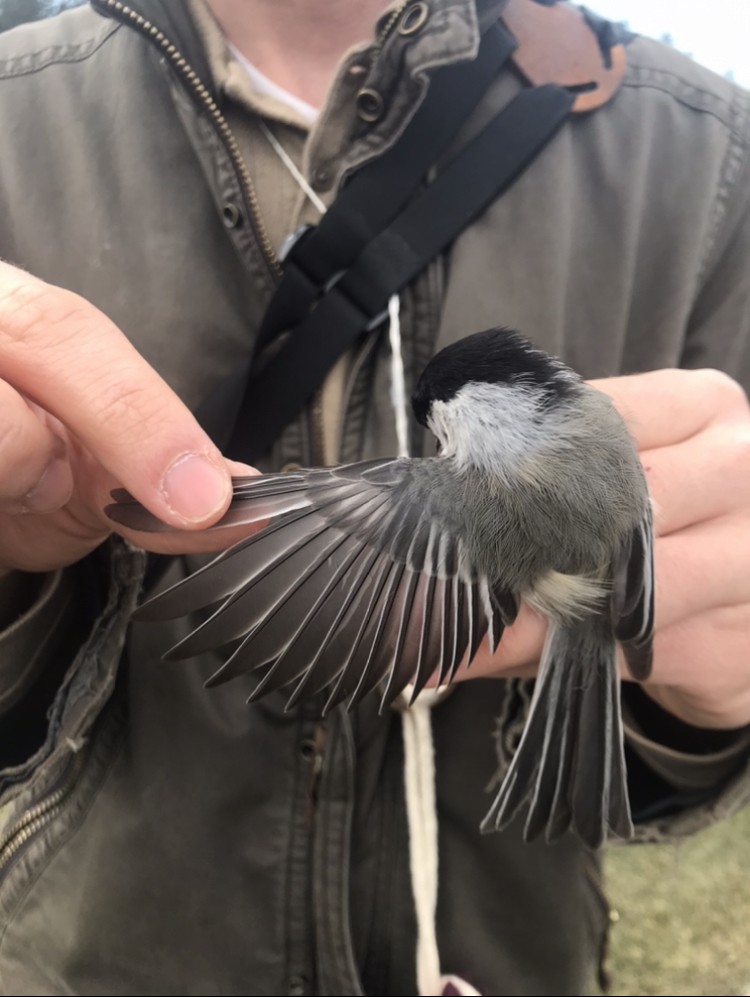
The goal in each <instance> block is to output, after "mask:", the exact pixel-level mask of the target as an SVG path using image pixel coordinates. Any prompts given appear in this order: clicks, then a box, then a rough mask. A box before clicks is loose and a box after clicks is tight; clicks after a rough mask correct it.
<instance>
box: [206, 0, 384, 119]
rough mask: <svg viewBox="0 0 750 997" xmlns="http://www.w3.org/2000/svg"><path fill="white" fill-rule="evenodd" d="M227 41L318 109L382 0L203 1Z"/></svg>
mask: <svg viewBox="0 0 750 997" xmlns="http://www.w3.org/2000/svg"><path fill="white" fill-rule="evenodd" d="M206 2H207V4H208V6H209V7H210V9H211V11H212V13H213V15H214V17H215V18H216V20H217V21H218V22H219V25H220V26H221V28H222V30H223V31H224V34H225V35H226V37H227V39H228V41H229V42H231V44H232V45H234V47H235V48H236V49H238V50H239V51H240V52H241V53H242V54H243V55H244V56H245V57H246V58H247V59H249V60H250V62H252V63H253V65H255V66H256V67H257V68H258V69H259V70H260V71H261V72H262V73H263V74H264V75H266V76H267V77H268V78H269V79H271V80H273V82H274V83H277V84H278V85H279V86H281V87H284V89H285V90H288V91H289V92H290V93H292V94H294V96H295V97H299V98H301V99H302V100H304V101H306V102H307V103H308V104H312V106H313V107H322V105H323V103H324V101H325V97H326V94H327V93H328V89H329V87H330V85H331V83H332V81H333V76H334V73H335V71H336V67H337V66H338V64H339V62H340V61H341V57H342V56H343V55H344V53H345V52H346V51H347V50H348V49H349V48H351V47H352V45H356V44H358V43H360V42H365V41H367V40H368V39H370V38H371V37H372V32H373V27H374V25H375V22H376V20H377V18H378V17H379V15H380V14H381V13H382V11H383V10H384V9H385V7H386V6H387V0H206Z"/></svg>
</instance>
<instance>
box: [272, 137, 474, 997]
mask: <svg viewBox="0 0 750 997" xmlns="http://www.w3.org/2000/svg"><path fill="white" fill-rule="evenodd" d="M260 127H261V129H262V131H263V134H264V135H265V136H266V138H267V139H268V141H269V142H270V144H271V146H272V148H273V149H274V151H275V152H276V153H277V155H278V156H279V158H280V159H281V161H282V163H283V164H284V165H285V166H286V168H287V169H288V170H289V172H290V174H291V175H292V177H293V178H294V179H295V180H296V182H297V184H298V185H299V186H300V187H301V189H302V190H303V191H304V192H305V194H306V195H307V197H308V198H309V199H310V201H311V202H312V204H314V205H315V207H316V208H317V209H318V211H319V212H320V213H321V215H324V214H325V212H326V206H325V204H324V203H323V201H322V200H321V199H320V198H319V197H318V195H317V194H316V193H315V191H314V190H313V189H312V187H311V186H310V185H309V183H308V182H307V180H306V179H305V177H304V176H303V174H302V173H301V172H300V171H299V170H298V169H297V166H296V164H295V163H294V161H293V160H292V159H291V158H290V156H289V154H288V153H287V152H286V150H285V149H284V147H283V146H282V145H281V143H280V142H279V141H278V139H277V138H276V136H275V135H274V134H273V133H272V132H271V131H270V129H269V128H268V126H267V125H266V123H265V122H264V121H261V122H260ZM400 311H401V305H400V301H399V297H398V295H397V294H394V295H392V296H391V298H390V299H389V301H388V339H389V342H390V346H391V405H392V406H393V413H394V417H395V421H396V439H397V441H398V451H399V456H401V457H408V456H409V430H408V426H409V420H408V409H407V396H406V376H405V372H404V356H403V350H402V345H401V319H400ZM410 691H411V690H407V693H406V694H407V696H409V695H410ZM439 695H440V693H439V692H433V691H431V690H429V689H423V690H422V692H421V693H420V695H419V697H418V699H417V700H416V701H415V702H414V703H413V704H412V705H411V706H410V707H406V708H404V710H403V711H402V723H403V732H404V781H405V796H406V814H407V822H408V826H409V866H410V870H411V881H412V893H413V896H414V907H415V911H416V917H417V953H416V964H417V986H418V989H419V994H420V997H442V995H443V994H445V993H456V994H459V995H465V997H481V995H480V994H479V991H478V990H475V989H474V987H472V986H471V985H470V984H468V983H467V982H466V981H465V980H462V979H461V978H460V977H458V976H452V975H446V976H443V975H441V973H440V955H439V953H438V946H437V932H436V927H435V916H436V914H437V892H438V826H437V809H436V804H435V751H434V744H433V738H432V721H431V717H430V711H431V709H432V705H433V703H434V702H435V701H436V699H437V698H439ZM405 702H408V698H407V699H406V700H405Z"/></svg>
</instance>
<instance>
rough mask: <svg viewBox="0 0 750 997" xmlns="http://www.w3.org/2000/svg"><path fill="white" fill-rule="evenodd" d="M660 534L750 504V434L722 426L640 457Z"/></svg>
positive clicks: (736, 424)
mask: <svg viewBox="0 0 750 997" xmlns="http://www.w3.org/2000/svg"><path fill="white" fill-rule="evenodd" d="M641 460H642V461H643V467H644V471H645V473H646V478H647V480H648V487H649V491H650V493H651V497H652V499H653V502H654V509H655V515H654V525H655V528H656V532H657V534H658V535H662V536H663V535H666V534H669V533H675V532H678V531H680V530H683V529H685V528H686V527H688V526H692V525H694V524H697V523H701V522H704V521H706V520H709V519H718V518H721V517H722V516H724V515H726V514H728V513H730V512H731V511H733V510H735V509H744V508H747V506H748V504H749V503H750V430H748V427H747V426H746V425H745V424H744V423H739V422H734V423H728V424H727V423H722V424H721V425H719V426H715V427H711V428H709V429H707V430H705V431H703V432H701V433H699V434H698V435H697V436H693V437H691V438H690V439H688V440H686V441H684V442H682V443H678V444H677V445H676V446H668V447H659V448H658V449H656V450H647V451H645V452H642V453H641Z"/></svg>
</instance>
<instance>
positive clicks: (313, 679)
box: [107, 458, 517, 709]
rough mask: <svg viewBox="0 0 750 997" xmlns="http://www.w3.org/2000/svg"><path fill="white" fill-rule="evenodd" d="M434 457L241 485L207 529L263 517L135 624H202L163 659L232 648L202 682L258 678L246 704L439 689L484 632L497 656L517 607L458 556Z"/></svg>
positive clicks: (125, 508)
mask: <svg viewBox="0 0 750 997" xmlns="http://www.w3.org/2000/svg"><path fill="white" fill-rule="evenodd" d="M440 463H441V461H440V459H439V458H433V459H429V458H428V459H423V460H408V459H405V458H399V459H394V460H376V461H367V462H362V463H358V464H350V465H345V466H341V467H336V468H324V469H310V470H302V471H300V472H298V473H293V474H281V475H270V476H264V477H247V478H237V479H235V480H234V496H233V499H232V503H231V505H230V508H229V510H228V512H227V515H226V516H225V517H224V519H223V520H222V521H221V522H220V523H218V524H217V527H221V526H225V525H230V524H231V525H237V524H242V523H248V524H250V523H257V522H260V521H263V520H269V522H268V524H267V525H266V526H265V527H264V528H263V529H262V530H261V531H260V532H258V533H256V534H255V535H253V536H251V537H248V538H247V539H246V540H243V541H241V542H240V543H238V544H235V545H234V546H233V547H231V548H230V549H229V550H227V551H225V552H224V553H223V554H220V555H219V556H218V557H217V558H215V559H214V560H213V561H211V562H210V563H209V564H207V565H206V566H205V567H203V568H201V569H200V570H198V571H197V572H195V573H194V574H193V575H191V576H190V577H189V578H187V579H185V580H183V581H181V582H178V583H177V584H176V585H175V586H173V587H172V588H170V589H168V590H166V591H164V592H162V593H160V594H159V595H157V596H155V597H154V598H153V599H151V600H149V601H148V602H146V603H145V604H143V605H142V606H141V607H140V608H139V609H138V610H137V613H136V618H138V619H140V620H148V621H155V620H161V619H171V618H174V617H176V616H183V615H186V614H187V613H191V612H194V611H196V610H201V609H206V608H209V607H211V612H210V615H209V616H208V618H207V619H205V620H204V621H203V622H202V623H201V624H200V625H199V626H197V627H196V629H195V630H194V631H193V632H192V633H191V634H190V635H189V636H188V637H187V638H185V639H184V640H183V641H181V642H180V643H179V644H177V645H176V646H175V647H173V648H172V649H171V650H170V651H169V652H168V653H167V657H168V658H187V657H191V656H193V655H196V654H200V653H201V652H203V651H206V650H209V649H213V648H218V647H223V646H225V645H228V644H229V645H236V646H234V647H233V648H232V650H231V654H230V656H229V657H228V659H227V660H226V662H225V663H224V664H223V665H222V667H221V668H220V669H219V671H218V672H216V674H215V675H214V676H212V678H211V679H209V683H208V684H209V685H214V684H218V683H220V682H225V681H227V680H228V679H231V678H234V677H235V676H238V675H241V674H244V673H246V672H250V671H254V670H258V672H259V676H260V677H259V681H258V683H257V685H256V687H255V689H254V690H253V692H252V694H251V696H250V699H251V700H254V699H257V698H258V697H260V696H261V695H263V694H265V693H267V692H270V691H272V690H275V689H278V688H282V687H285V688H288V689H289V691H290V696H289V705H290V706H291V705H293V704H294V703H295V702H296V701H297V700H298V699H300V698H302V697H308V696H313V695H316V694H318V693H320V692H322V691H323V690H326V692H327V693H328V699H327V702H326V709H328V708H330V707H331V706H332V705H334V704H335V703H338V702H341V701H345V702H347V703H348V705H349V706H351V705H353V704H354V703H355V702H357V701H358V700H359V699H360V698H361V697H362V696H364V695H365V694H366V693H368V692H370V691H371V690H373V689H375V688H376V687H378V686H381V683H382V684H383V685H382V686H381V688H383V689H384V691H383V692H382V700H383V704H385V703H387V702H390V701H392V700H393V699H395V698H396V696H397V695H398V694H399V693H400V692H401V691H402V690H403V689H404V688H405V687H406V686H407V685H409V684H410V683H411V684H412V685H413V693H412V696H416V694H417V693H418V692H419V691H420V690H421V689H422V688H423V686H424V685H425V683H426V682H427V680H428V679H429V678H430V676H431V675H433V674H434V673H435V672H437V674H438V676H439V680H440V682H441V683H444V682H449V681H451V679H452V678H453V676H454V674H455V672H456V669H457V668H458V666H459V664H460V663H461V661H462V660H463V659H464V658H465V657H466V658H467V660H468V661H469V662H470V661H471V659H472V658H473V657H474V656H475V654H476V652H477V650H478V648H479V645H480V642H481V640H482V638H483V637H484V636H485V634H488V635H489V641H490V644H491V646H492V648H493V650H494V648H495V647H496V646H497V643H498V641H499V639H500V637H501V635H502V632H503V629H504V626H505V625H506V624H508V623H510V622H512V618H513V617H514V616H515V612H516V605H517V603H516V600H515V598H514V597H513V595H512V594H511V593H507V592H495V591H493V590H492V587H491V585H490V584H489V581H488V579H487V578H486V577H483V576H482V575H481V574H480V573H479V572H478V570H477V569H476V567H475V565H473V564H472V563H471V562H470V560H469V556H468V554H467V548H466V545H465V544H464V542H463V540H462V539H461V537H460V535H458V531H457V530H456V528H455V527H454V528H453V529H451V525H450V524H451V522H452V521H454V520H455V513H451V510H449V509H445V508H441V505H440V494H441V493H440V490H439V489H436V488H435V484H436V480H437V478H436V476H437V475H440V473H441V469H440V467H439V464H440ZM113 497H114V498H115V499H116V500H117V501H116V503H115V504H114V505H112V506H109V507H108V509H107V512H108V514H109V515H110V517H111V518H112V519H114V520H116V521H117V522H119V523H122V524H123V525H126V526H128V527H130V528H132V529H138V530H144V529H156V530H158V529H167V528H168V527H165V526H164V524H162V523H160V521H159V520H157V519H156V518H155V517H153V516H151V515H150V513H148V512H147V511H146V510H144V509H143V508H142V507H141V506H140V505H139V504H138V503H136V502H135V500H133V499H132V498H131V497H130V496H129V495H128V494H127V493H125V492H122V491H119V492H116V493H114V495H113Z"/></svg>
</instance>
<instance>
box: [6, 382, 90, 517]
mask: <svg viewBox="0 0 750 997" xmlns="http://www.w3.org/2000/svg"><path fill="white" fill-rule="evenodd" d="M0 468H2V474H0V510H2V511H3V512H10V513H23V512H39V513H47V512H54V511H55V510H56V509H59V508H61V507H62V506H63V505H64V504H65V503H66V502H67V501H68V499H69V498H70V495H71V492H72V490H73V476H72V472H71V468H70V463H69V460H68V455H67V453H66V448H65V443H64V441H63V440H62V439H61V438H60V436H58V435H56V434H55V433H54V432H52V430H51V428H50V427H49V426H48V425H47V424H46V423H45V421H44V420H43V419H42V418H40V417H39V415H38V414H37V413H36V412H35V411H34V410H33V408H32V407H31V406H30V405H29V404H28V403H27V401H26V399H25V398H23V397H22V396H21V395H19V394H18V392H17V391H14V389H13V388H12V387H11V386H10V385H9V384H6V383H5V381H0Z"/></svg>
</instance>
